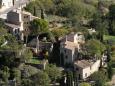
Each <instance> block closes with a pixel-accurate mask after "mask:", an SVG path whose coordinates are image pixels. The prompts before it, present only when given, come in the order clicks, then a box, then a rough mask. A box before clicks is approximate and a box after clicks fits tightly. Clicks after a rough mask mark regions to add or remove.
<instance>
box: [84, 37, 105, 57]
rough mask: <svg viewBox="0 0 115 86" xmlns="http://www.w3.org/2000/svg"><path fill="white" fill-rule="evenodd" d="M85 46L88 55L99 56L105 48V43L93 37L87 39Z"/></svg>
mask: <svg viewBox="0 0 115 86" xmlns="http://www.w3.org/2000/svg"><path fill="white" fill-rule="evenodd" d="M85 47H86V51H87V54H88V55H90V56H95V55H96V56H97V57H101V54H102V52H103V51H104V50H105V45H104V44H102V43H101V42H100V41H98V40H95V39H91V40H88V41H87V42H86V44H85Z"/></svg>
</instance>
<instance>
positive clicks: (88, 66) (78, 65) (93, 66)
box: [74, 60, 101, 80]
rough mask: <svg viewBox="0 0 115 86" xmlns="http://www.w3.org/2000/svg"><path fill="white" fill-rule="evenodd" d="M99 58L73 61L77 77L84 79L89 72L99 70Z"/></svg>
mask: <svg viewBox="0 0 115 86" xmlns="http://www.w3.org/2000/svg"><path fill="white" fill-rule="evenodd" d="M100 63H101V60H95V61H93V60H78V61H75V62H74V70H75V71H76V73H77V74H78V78H79V79H81V80H85V79H86V78H88V77H89V76H90V75H91V74H93V73H94V72H96V71H98V70H99V67H100Z"/></svg>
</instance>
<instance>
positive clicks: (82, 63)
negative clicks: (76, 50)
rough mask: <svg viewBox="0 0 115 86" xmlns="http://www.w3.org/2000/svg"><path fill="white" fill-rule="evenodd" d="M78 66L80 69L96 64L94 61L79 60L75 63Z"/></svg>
mask: <svg viewBox="0 0 115 86" xmlns="http://www.w3.org/2000/svg"><path fill="white" fill-rule="evenodd" d="M74 64H75V65H76V66H78V67H80V68H87V67H90V66H91V65H93V64H94V61H92V60H78V61H76V62H75V63H74Z"/></svg>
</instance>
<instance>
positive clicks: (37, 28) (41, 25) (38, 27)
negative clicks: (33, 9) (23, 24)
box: [31, 19, 48, 36]
mask: <svg viewBox="0 0 115 86" xmlns="http://www.w3.org/2000/svg"><path fill="white" fill-rule="evenodd" d="M31 31H32V34H33V35H36V36H37V35H39V34H42V33H45V32H48V22H47V21H46V20H44V19H35V20H33V21H32V22H31Z"/></svg>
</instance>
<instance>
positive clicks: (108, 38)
mask: <svg viewBox="0 0 115 86" xmlns="http://www.w3.org/2000/svg"><path fill="white" fill-rule="evenodd" d="M103 38H104V40H105V41H107V40H113V41H115V36H110V35H104V36H103Z"/></svg>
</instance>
